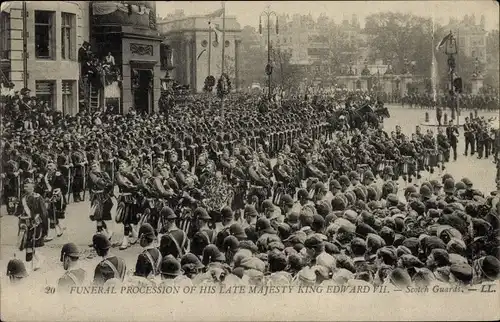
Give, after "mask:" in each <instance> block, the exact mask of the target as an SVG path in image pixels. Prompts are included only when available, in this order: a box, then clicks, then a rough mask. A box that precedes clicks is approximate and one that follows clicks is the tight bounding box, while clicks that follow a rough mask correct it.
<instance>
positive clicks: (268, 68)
mask: <svg viewBox="0 0 500 322" xmlns="http://www.w3.org/2000/svg"><path fill="white" fill-rule="evenodd" d="M269 8H270V7H269V6H268V7H267V9H266V10H264V11H263V12H262V13H261V14H260V16H259V33H260V34H261V35H262V16H265V17H267V64H266V75H267V86H268V90H269V91H268V94H267V96H268V100H269V101H271V75H272V74H273V66H272V65H271V17H272V16H273V15H274V17H275V18H276V34H278V15H277V14H276V12H274V11H270V10H269Z"/></svg>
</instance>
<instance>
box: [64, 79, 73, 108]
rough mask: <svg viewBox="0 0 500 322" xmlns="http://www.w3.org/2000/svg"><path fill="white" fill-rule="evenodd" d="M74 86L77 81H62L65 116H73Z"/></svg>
mask: <svg viewBox="0 0 500 322" xmlns="http://www.w3.org/2000/svg"><path fill="white" fill-rule="evenodd" d="M74 84H75V81H70V80H63V81H62V112H63V114H64V115H67V114H70V115H72V114H73V111H74V101H75V99H74V95H73V93H74V91H73V88H74Z"/></svg>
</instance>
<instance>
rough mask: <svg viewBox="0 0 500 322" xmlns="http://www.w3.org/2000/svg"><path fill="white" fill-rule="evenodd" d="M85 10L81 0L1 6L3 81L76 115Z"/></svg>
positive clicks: (85, 31)
mask: <svg viewBox="0 0 500 322" xmlns="http://www.w3.org/2000/svg"><path fill="white" fill-rule="evenodd" d="M88 9H89V7H88V2H85V1H56V2H50V1H26V2H22V1H10V2H7V3H2V12H1V14H0V26H1V30H0V38H1V42H0V45H1V47H0V54H1V70H2V74H3V75H2V76H3V77H4V79H6V80H8V81H10V82H12V83H13V84H14V88H15V90H20V89H21V88H23V87H27V88H29V89H31V90H32V95H34V96H37V97H39V98H40V99H42V100H44V101H47V102H48V103H49V106H53V107H54V108H55V109H57V110H59V111H61V112H63V113H65V114H75V113H77V112H78V80H79V77H80V75H79V70H80V68H79V63H78V48H79V47H80V45H81V44H82V42H83V41H85V40H88V36H89V10H88ZM23 16H24V17H23ZM23 32H24V33H25V37H23Z"/></svg>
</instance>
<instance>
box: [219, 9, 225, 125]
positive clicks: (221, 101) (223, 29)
mask: <svg viewBox="0 0 500 322" xmlns="http://www.w3.org/2000/svg"><path fill="white" fill-rule="evenodd" d="M221 45H222V63H221V77H222V75H223V74H224V55H225V53H226V50H225V48H226V3H225V2H224V1H222V44H221ZM220 112H221V116H222V117H224V115H225V114H224V94H223V95H222V96H221V99H220Z"/></svg>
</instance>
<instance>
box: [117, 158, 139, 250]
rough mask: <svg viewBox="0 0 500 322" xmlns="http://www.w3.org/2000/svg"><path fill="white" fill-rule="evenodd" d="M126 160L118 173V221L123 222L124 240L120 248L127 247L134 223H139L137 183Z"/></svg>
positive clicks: (121, 163) (121, 164)
mask: <svg viewBox="0 0 500 322" xmlns="http://www.w3.org/2000/svg"><path fill="white" fill-rule="evenodd" d="M126 167H127V164H126V162H125V161H122V162H120V165H119V167H118V172H117V173H116V183H117V185H118V189H119V191H120V195H119V197H118V207H117V209H116V218H115V221H116V222H117V223H123V241H122V244H121V245H120V249H121V250H123V249H127V248H128V246H129V235H132V234H133V229H134V227H133V225H137V222H138V219H137V213H136V210H137V207H135V204H136V203H137V201H136V193H137V190H138V188H137V185H136V184H135V183H134V182H133V181H135V178H133V177H131V176H132V175H131V174H130V173H129V172H128V171H127V168H126Z"/></svg>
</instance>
